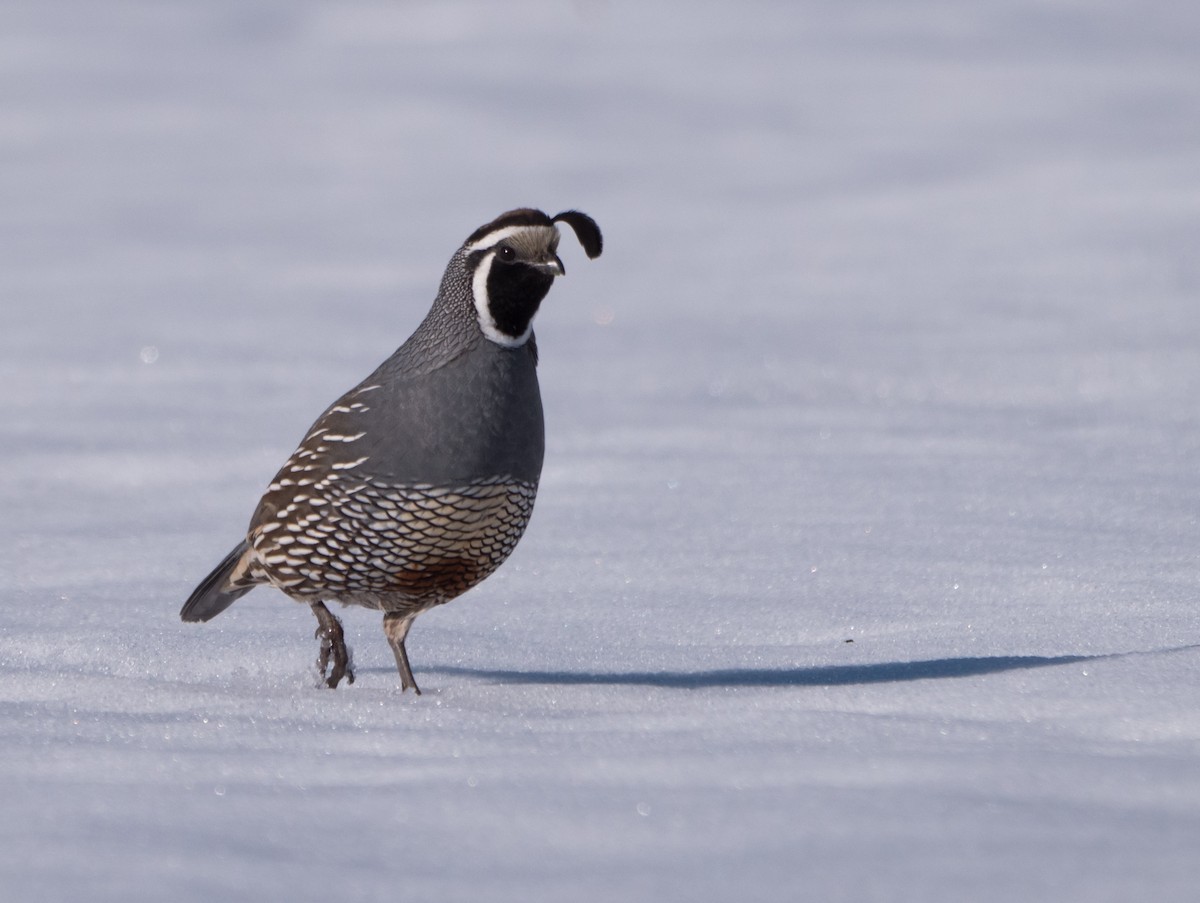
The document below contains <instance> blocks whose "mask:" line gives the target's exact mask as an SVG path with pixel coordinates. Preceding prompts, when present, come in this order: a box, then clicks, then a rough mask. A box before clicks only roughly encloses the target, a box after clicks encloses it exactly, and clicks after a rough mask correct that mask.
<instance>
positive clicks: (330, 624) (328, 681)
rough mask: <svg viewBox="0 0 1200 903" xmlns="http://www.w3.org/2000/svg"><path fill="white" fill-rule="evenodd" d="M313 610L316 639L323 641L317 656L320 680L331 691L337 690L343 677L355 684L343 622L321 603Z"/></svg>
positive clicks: (349, 682)
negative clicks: (315, 617)
mask: <svg viewBox="0 0 1200 903" xmlns="http://www.w3.org/2000/svg"><path fill="white" fill-rule="evenodd" d="M312 609H313V613H314V614H315V615H316V616H317V632H316V637H317V639H319V640H320V641H321V652H320V655H318V656H317V675H318V680H320V681H321V682H322V683H324V684H325V686H327V687H329V688H330V689H331V690H335V689H337V685H338V684H339V683H341V682H342V678H343V677H344V678H345V679H346V683H348V684H352V683H354V668H353V666H352V665H351V662H350V648H349V647H348V646H347V645H346V635H345V633H344V632H343V631H342V622H341V621H339V620H338V619H337V616H336V615H335V614H333V612H331V611H330V610H329V609H328V608H326V607H325V606H324V604H322V603H320V602H318V603H317V604H316V605H314V606H313V607H312ZM331 663H332V666H331ZM326 672H328V674H326Z"/></svg>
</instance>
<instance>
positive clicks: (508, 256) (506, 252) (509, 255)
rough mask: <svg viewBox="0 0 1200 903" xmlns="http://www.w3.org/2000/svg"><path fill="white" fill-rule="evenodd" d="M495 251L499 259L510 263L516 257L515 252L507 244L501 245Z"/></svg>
mask: <svg viewBox="0 0 1200 903" xmlns="http://www.w3.org/2000/svg"><path fill="white" fill-rule="evenodd" d="M496 253H497V254H498V255H499V257H500V259H501V260H503V261H504V262H505V263H512V262H513V261H514V260H516V259H517V252H516V251H514V250H513V249H512V248H510V247H509V246H508V245H502V246H501V247H500V250H499V251H498V252H496Z"/></svg>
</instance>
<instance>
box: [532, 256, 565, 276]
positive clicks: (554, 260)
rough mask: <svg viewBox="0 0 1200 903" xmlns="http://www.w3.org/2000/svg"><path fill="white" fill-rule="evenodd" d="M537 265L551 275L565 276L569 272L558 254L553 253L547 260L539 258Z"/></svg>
mask: <svg viewBox="0 0 1200 903" xmlns="http://www.w3.org/2000/svg"><path fill="white" fill-rule="evenodd" d="M537 266H538V268H539V269H542V270H545V271H546V272H547V273H549V274H550V275H551V276H565V275H566V274H567V268H566V267H564V266H563V262H562V261H561V260H560V259H559V257H558V255H557V254H551V255H549V256H548V257H547V258H546V259H545V260H539V261H538V263H537Z"/></svg>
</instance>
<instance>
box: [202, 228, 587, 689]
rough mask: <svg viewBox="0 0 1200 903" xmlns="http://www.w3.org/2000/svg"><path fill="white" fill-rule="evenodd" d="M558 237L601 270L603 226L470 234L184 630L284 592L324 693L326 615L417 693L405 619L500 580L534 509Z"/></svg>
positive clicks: (334, 645)
mask: <svg viewBox="0 0 1200 903" xmlns="http://www.w3.org/2000/svg"><path fill="white" fill-rule="evenodd" d="M557 222H564V223H567V224H568V225H569V226H571V228H572V229H573V230H574V231H575V234H576V236H577V237H578V239H579V241H580V243H581V244H582V245H583V248H584V251H585V252H586V253H587V256H588V257H593V258H594V257H598V256H599V255H600V251H601V248H602V240H601V236H600V229H599V227H598V226H597V225H596V223H595V221H594V220H593V219H592V218H591V217H589V216H587V215H586V214H583V213H579V212H577V211H575V210H568V211H565V212H563V213H560V214H558V215H557V216H555V217H549V216H547V215H546V214H545V213H542V212H541V211H540V210H530V209H519V210H510V211H509V212H508V213H504V214H502V215H501V216H499V217H497V218H496V219H495V220H493V221H492V222H490V223H488V224H487V225H486V226H482V227H480V228H479V229H476V230H475V232H473V233H472V234H471V236H470V237H469V238H468V239H467V240H466V242H465V243H464V244H463V246H462V247H461V248H459V249H458V251H457V252H455V254H454V256H453V257H452V258H450V263H449V265H448V266H447V267H446V272H445V275H444V276H443V277H442V284H441V289H440V290H439V291H438V294H437V298H435V299H434V302H433V307H432V308H431V309H430V311H429V313H428V315H426V317H425V319H424V321H423V322H422V323H421V325H420V326H419V327H417V330H416V332H414V333H413V334H412V336H411V337H410V338H409V339H408V341H407V342H405V343H404V344H403V345H401V346H400V348H399V349H398V350H397V351H396V352H395V353H394V354H393V355H392V356H391V357H389V358H388V359H387V360H386V361H384V362H383V363H382V364H381V365H380V366H379V368H378V369H377V370H376V371H375V372H374V373H372V374H371V375H370V376H368V377H367V378H366V379H365V380H364V381H363V382H361V383H359V384H358V385H357V386H356V387H355V388H353V389H351V390H350V391H349V392H347V393H346V394H345V395H343V396H342V397H341V398H339V399H338V400H337V401H335V402H334V403H333V404H332V405H331V406H330V407H329V408H328V409H327V410H326V411H325V413H324V414H322V415H321V416H320V417H319V418H318V419H317V422H316V423H314V424H313V426H312V428H311V429H310V430H309V431H308V434H307V435H306V436H305V437H304V440H303V441H302V442H301V443H300V447H299V448H297V449H296V451H295V452H294V453H293V454H292V456H291V457H290V458H288V460H287V462H286V463H285V464H284V465H283V468H282V469H281V470H280V471H279V473H278V474H277V475H276V476H275V479H274V481H273V482H272V483H271V485H270V486H269V487H268V489H267V492H266V494H265V495H264V496H263V497H262V500H261V501H260V502H259V503H258V508H257V509H256V510H255V512H254V516H253V517H252V518H251V519H250V526H249V528H248V530H247V533H246V536H245V538H244V539H243V540H242V541H241V542H239V543H238V544H237V546H236V547H235V548H234V549H233V551H231V552H230V553H229V554H228V555H227V556H226V557H225V560H224V561H222V562H221V563H220V564H219V565H218V566H217V568H216V570H214V571H213V572H212V573H211V574H209V575H208V576H207V577H206V578H204V580H203V581H202V582H201V583H200V585H199V586H197V587H196V589H195V591H193V593H192V595H191V597H190V598H189V599H188V600H187V602H186V603H185V604H184V606H183V610H182V611H181V612H180V616H181V617H182V618H183V620H185V621H207V620H209V619H210V618H213V617H216V616H217V615H218V614H220V613H221V612H222V611H224V610H225V609H226V608H228V607H229V606H230V605H232V604H233V602H234V601H235V600H237V599H238V598H240V597H241V596H243V595H245V594H246V593H248V592H249V591H250V590H251V589H253V588H254V587H255V586H257V585H258V584H260V583H267V584H270V585H272V586H275V587H278V588H279V589H280V590H282V591H283V592H284V593H286V594H287V595H288V596H290V597H291V598H292V599H295V600H296V601H298V602H304V603H305V604H307V605H309V606H311V607H312V610H313V613H314V614H315V615H316V617H317V623H318V628H317V636H318V637H319V638H320V639H321V652H320V657H319V659H318V662H317V667H318V670H319V673H320V677H321V679H322V680H323V681H324V682H325V684H326V686H329V687H336V686H337V685H338V683H339V682H340V681H341V680H342V678H343V677H345V678H346V680H347V682H349V683H353V682H354V672H353V670H352V667H351V662H350V656H349V653H348V651H347V649H346V644H345V640H344V639H343V635H342V625H341V622H339V621H338V619H337V617H336V616H334V615H333V613H332V612H330V611H329V609H328V608H326V607H325V604H324V603H325V602H327V601H333V602H341V603H342V604H345V605H362V606H365V607H367V608H374V609H377V610H380V611H382V612H383V630H384V633H385V634H386V636H387V639H388V642H389V644H390V645H391V647H392V651H393V652H394V653H395V656H396V667H397V668H398V669H399V671H400V681H401V686H402V688H403V689H405V690H407V689H408V688H409V687H412V689H413V690H414V691H415V692H417V693H420V692H421V691H420V690H419V689H418V687H417V683H416V681H415V680H414V679H413V674H412V669H411V668H410V667H409V664H408V653H407V652H406V651H405V648H404V640H405V637H406V636H407V635H408V630H409V628H410V627H411V626H412V622H413V619H414V618H416V616H417V615H418V614H420V613H421V612H422V611H424V610H425V609H427V608H431V607H432V606H434V605H440V604H442V603H443V602H449V601H450V600H451V599H453V598H455V597H456V596H458V595H460V594H462V593H464V592H466V591H467V590H468V589H470V588H471V587H473V586H475V585H476V584H477V583H479V582H480V581H481V580H483V579H484V578H485V577H487V576H488V575H489V574H491V573H492V572H493V571H494V570H495V569H496V568H497V567H499V566H500V564H501V563H502V562H503V561H504V559H505V558H507V557H508V555H509V553H511V552H512V550H513V548H514V546H516V544H517V540H518V539H520V538H521V534H522V533H523V532H524V530H525V525H526V524H527V523H528V522H529V516H530V513H531V511H532V510H533V500H534V496H535V495H536V494H537V487H538V479H539V477H540V475H541V471H542V454H543V450H544V434H543V426H542V402H541V395H540V393H539V391H538V381H537V371H536V366H537V346H536V343H535V340H534V335H533V327H532V323H533V317H534V314H535V313H537V309H538V305H539V304H541V301H542V299H543V298H544V297H545V296H546V293H547V292H548V291H549V290H550V286H551V284H552V283H553V282H554V277H555V276H561V275H563V272H564V270H563V265H562V261H561V260H560V259H559V258H558V254H557V248H558V241H559V233H558V228H557V227H556V226H555V223H557ZM327 670H328V673H327Z"/></svg>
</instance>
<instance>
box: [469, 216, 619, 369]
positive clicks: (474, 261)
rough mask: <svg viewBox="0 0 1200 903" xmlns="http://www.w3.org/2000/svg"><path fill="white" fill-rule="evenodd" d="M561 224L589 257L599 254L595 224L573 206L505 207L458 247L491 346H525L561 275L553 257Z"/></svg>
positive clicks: (559, 262) (600, 246) (600, 245)
mask: <svg viewBox="0 0 1200 903" xmlns="http://www.w3.org/2000/svg"><path fill="white" fill-rule="evenodd" d="M560 222H563V223H566V224H567V225H569V226H570V227H571V228H572V229H573V230H574V232H575V236H576V237H577V238H578V239H579V243H580V244H581V245H583V250H584V252H585V253H586V254H587V256H588V257H591V258H595V257H599V256H600V252H601V250H602V249H603V239H602V238H601V235H600V227H599V226H597V225H596V221H595V220H593V219H592V218H591V217H590V216H588V215H587V214H586V213H580V212H579V211H577V210H566V211H563V212H562V213H560V214H558V215H557V216H554V217H550V216H547V215H546V214H545V213H543V212H542V211H540V210H532V209H529V208H520V209H518V210H510V211H508V212H507V213H502V214H501V215H500V216H498V217H496V219H494V220H492V221H491V222H490V223H488V224H487V225H485V226H480V227H479V228H478V229H476V230H475V231H474V232H473V233H472V234H471V237H470V238H468V239H467V241H466V243H465V244H464V245H463V247H462V253H463V254H464V255H465V259H466V265H467V269H468V272H469V273H470V276H471V293H472V297H473V300H474V302H475V311H476V315H477V317H478V320H479V328H480V330H481V331H482V332H483V334H484V336H485V337H487V338H488V339H489V340H491V341H493V342H495V343H496V344H498V345H503V346H505V347H508V348H515V347H517V346H519V345H523V344H525V342H526V341H527V340H528V339H529V336H530V335H531V334H532V331H533V317H534V314H536V313H537V311H538V306H539V305H540V304H541V303H542V299H543V298H545V297H546V293H547V292H549V291H550V286H551V285H553V284H554V278H555V277H556V276H562V275H564V274H565V272H566V270H565V268H564V267H563V262H562V260H561V259H560V258H559V256H558V241H559V237H560V236H559V231H558V227H557V225H556V223H560Z"/></svg>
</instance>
